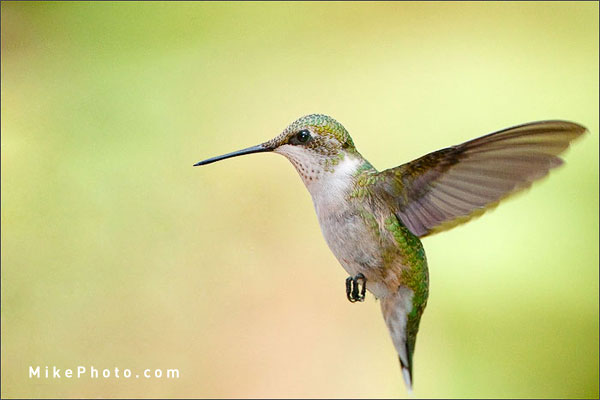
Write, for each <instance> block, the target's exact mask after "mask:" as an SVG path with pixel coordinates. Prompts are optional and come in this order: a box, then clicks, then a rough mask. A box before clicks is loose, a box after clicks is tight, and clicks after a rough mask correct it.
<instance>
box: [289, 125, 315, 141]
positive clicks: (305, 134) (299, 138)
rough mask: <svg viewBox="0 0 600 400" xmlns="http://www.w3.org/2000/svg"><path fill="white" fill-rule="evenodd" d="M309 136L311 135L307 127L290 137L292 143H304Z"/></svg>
mask: <svg viewBox="0 0 600 400" xmlns="http://www.w3.org/2000/svg"><path fill="white" fill-rule="evenodd" d="M310 138H311V136H310V132H309V131H308V129H302V130H301V131H299V132H298V133H296V135H294V137H293V138H292V139H293V140H291V142H292V144H305V143H307V142H308V141H309V140H310Z"/></svg>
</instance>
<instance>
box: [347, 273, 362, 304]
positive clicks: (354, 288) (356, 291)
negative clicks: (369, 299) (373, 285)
mask: <svg viewBox="0 0 600 400" xmlns="http://www.w3.org/2000/svg"><path fill="white" fill-rule="evenodd" d="M366 291H367V278H365V276H364V275H363V274H358V275H356V276H354V277H352V276H349V277H348V278H346V297H347V298H348V301H349V302H350V303H356V302H357V301H365V293H366Z"/></svg>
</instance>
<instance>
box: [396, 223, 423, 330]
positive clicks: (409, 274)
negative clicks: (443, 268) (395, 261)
mask: <svg viewBox="0 0 600 400" xmlns="http://www.w3.org/2000/svg"><path fill="white" fill-rule="evenodd" d="M385 228H386V229H387V230H388V231H389V232H390V233H391V234H392V235H393V236H394V240H395V241H396V243H397V244H398V247H399V249H400V254H402V257H403V264H404V265H405V266H407V267H408V268H406V269H404V270H403V271H402V275H401V276H402V281H403V283H404V284H405V285H406V286H407V287H409V288H410V289H411V290H412V291H413V293H414V294H413V299H412V303H413V308H412V311H411V312H410V314H409V316H408V317H409V320H410V319H414V318H417V324H418V319H419V318H420V317H421V313H422V312H423V309H424V308H425V304H426V303H427V296H428V295H429V277H428V273H427V259H426V257H425V250H424V249H423V245H422V244H421V241H420V240H419V238H418V237H416V236H415V235H413V234H412V233H411V232H410V231H409V230H408V229H407V228H406V227H405V226H404V225H403V224H402V223H401V222H400V221H398V218H396V216H395V215H392V216H390V217H388V218H387V219H386V220H385ZM417 328H418V326H417Z"/></svg>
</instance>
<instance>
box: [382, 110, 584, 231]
mask: <svg viewBox="0 0 600 400" xmlns="http://www.w3.org/2000/svg"><path fill="white" fill-rule="evenodd" d="M584 132H586V128H585V127H583V126H581V125H579V124H576V123H573V122H567V121H541V122H532V123H529V124H524V125H519V126H515V127H512V128H508V129H504V130H502V131H498V132H494V133H490V134H488V135H485V136H482V137H479V138H477V139H473V140H471V141H468V142H465V143H463V144H460V145H457V146H452V147H448V148H445V149H442V150H438V151H436V152H433V153H430V154H427V155H425V156H423V157H421V158H418V159H416V160H414V161H411V162H409V163H407V164H403V165H401V166H399V167H396V168H391V169H388V170H385V171H382V172H380V173H379V175H380V177H381V178H382V179H379V180H377V183H376V185H377V188H376V189H377V192H378V194H379V195H380V196H383V197H385V198H386V199H387V200H388V201H391V202H392V203H393V204H395V205H396V206H397V213H396V214H397V217H398V218H400V220H402V222H403V223H404V225H406V227H407V228H408V229H410V231H411V232H413V233H414V234H415V235H417V236H420V237H422V236H426V235H429V234H432V233H435V232H439V231H441V230H446V229H449V228H451V227H453V226H456V225H458V224H460V223H462V222H465V221H468V220H469V219H471V218H473V217H475V216H477V215H480V214H482V213H483V212H485V211H486V210H488V209H490V208H492V207H494V206H496V205H497V204H498V202H499V201H500V200H502V199H504V198H506V197H507V196H509V195H511V194H513V193H515V192H517V191H519V190H522V189H525V188H527V187H529V186H530V185H531V184H532V183H533V182H534V181H536V180H538V179H540V178H542V177H544V176H546V175H547V174H548V172H549V171H550V170H551V169H553V168H556V167H558V166H559V165H561V164H562V162H563V161H562V160H561V159H560V158H559V157H558V155H559V154H561V153H562V152H563V151H565V150H566V149H567V148H568V147H569V144H570V142H571V141H572V140H574V139H576V138H577V137H579V136H581V135H582V134H583V133H584Z"/></svg>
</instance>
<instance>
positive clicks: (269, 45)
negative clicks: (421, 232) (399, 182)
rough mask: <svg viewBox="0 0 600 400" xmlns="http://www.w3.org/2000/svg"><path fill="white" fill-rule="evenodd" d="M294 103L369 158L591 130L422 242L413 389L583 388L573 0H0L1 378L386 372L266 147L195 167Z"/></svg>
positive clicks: (303, 379) (592, 291)
mask: <svg viewBox="0 0 600 400" xmlns="http://www.w3.org/2000/svg"><path fill="white" fill-rule="evenodd" d="M313 112H320V113H327V114H330V115H332V116H334V117H335V118H337V119H338V120H339V121H341V122H342V123H343V124H344V125H345V126H346V128H347V129H348V130H349V131H350V133H351V134H352V136H353V138H354V141H355V143H356V144H357V147H359V149H360V150H361V152H362V154H363V155H364V156H365V157H367V158H368V159H369V160H370V161H371V162H372V163H373V164H374V165H376V166H377V167H379V168H387V167H391V166H395V165H397V164H399V163H402V162H405V161H408V160H410V159H413V158H416V157H418V156H420V155H423V154H425V153H427V152H429V151H433V150H436V149H438V148H441V147H444V146H448V145H452V144H456V143H460V142H462V141H465V140H467V139H470V138H473V137H475V136H479V135H482V134H485V133H488V132H491V131H493V130H497V129H501V128H504V127H508V126H511V125H515V124H518V123H523V122H527V121H532V120H540V119H554V118H559V119H568V120H573V121H577V122H580V123H582V124H584V125H586V126H587V127H588V128H589V129H590V132H591V133H590V134H589V135H587V136H586V137H584V138H583V139H582V140H581V141H579V142H577V143H576V144H575V145H574V146H573V148H572V149H571V150H570V151H569V152H568V153H567V154H566V155H565V159H566V164H567V165H566V167H564V168H561V169H560V170H557V171H555V172H554V173H553V174H552V175H551V176H550V178H548V179H546V180H544V181H543V182H542V183H539V184H537V185H536V186H535V187H534V188H533V189H532V190H530V191H528V192H527V193H526V194H525V195H520V196H517V197H516V198H515V199H512V200H510V201H508V202H507V203H506V204H503V205H501V206H500V207H499V208H498V209H496V210H495V211H493V212H491V213H490V214H487V215H485V216H484V217H482V218H480V219H478V220H476V221H474V222H471V223H469V224H468V225H465V226H462V227H459V228H456V229H454V230H452V231H450V232H446V233H443V234H440V235H438V236H433V237H431V238H428V239H426V240H425V241H424V245H425V247H426V250H427V254H428V259H429V264H430V273H431V290H430V293H431V296H430V299H429V304H428V308H427V310H426V312H425V314H424V317H423V320H422V324H421V331H420V334H419V339H418V342H417V349H416V354H415V360H416V361H415V395H416V396H418V397H465V396H466V397H596V398H597V397H598V132H599V130H598V3H593V2H590V3H554V2H553V3H537V2H536V3H514V2H511V3H483V2H481V3H331V4H324V3H178V4H176V3H171V4H165V3H146V4H141V3H79V4H78V3H36V4H23V3H10V2H2V142H1V148H2V351H1V354H2V393H1V394H2V397H6V398H8V397H28V396H35V397H81V396H83V397H140V396H143V397H348V396H350V397H399V396H405V390H404V386H403V383H402V380H401V375H400V370H399V367H398V365H397V358H396V356H395V354H394V350H393V347H392V344H391V341H390V339H389V338H388V335H387V331H386V328H385V326H384V323H383V320H382V318H381V316H380V313H379V306H378V304H377V302H376V301H375V300H374V299H373V298H372V297H370V298H369V299H368V301H367V302H366V303H364V304H358V305H357V304H355V305H351V304H349V303H348V302H347V300H346V298H345V294H344V279H345V278H346V274H345V272H344V271H343V269H342V268H341V267H340V266H339V265H338V263H337V261H336V260H335V258H334V257H333V255H332V254H331V253H330V252H329V250H328V248H327V246H326V244H325V242H324V240H323V239H322V237H321V233H320V230H319V226H318V223H317V219H316V217H315V215H314V211H313V207H312V203H311V199H310V196H309V194H308V192H307V191H306V189H305V188H304V186H303V185H302V183H301V181H300V179H299V178H298V177H297V176H296V172H295V171H294V169H293V168H292V167H291V165H289V163H288V162H287V160H285V159H284V158H283V157H280V156H276V155H270V154H267V155H265V154H260V155H253V156H248V157H242V158H237V159H232V160H228V161H227V162H222V163H219V164H214V165H211V166H209V167H204V168H192V164H193V163H194V162H196V161H198V160H200V159H203V158H207V157H209V156H213V155H217V154H221V153H224V152H228V151H231V150H236V149H238V148H241V147H246V146H250V145H254V144H257V143H259V142H262V141H264V140H266V139H269V138H271V137H273V136H275V135H277V134H278V133H279V132H280V131H281V130H282V129H283V128H285V126H286V125H287V124H288V123H289V122H291V121H292V120H294V119H295V118H297V117H299V116H302V115H304V114H308V113H313ZM29 365H41V366H42V367H43V366H45V365H50V366H52V365H56V366H57V367H59V368H62V369H64V368H75V367H77V366H78V365H84V366H89V365H93V366H95V367H97V368H114V367H119V368H121V369H123V368H131V369H132V370H134V372H135V371H140V370H141V369H143V368H153V369H154V368H163V369H166V368H179V369H180V371H181V378H180V379H179V380H176V381H174V380H171V381H167V380H149V381H148V380H143V379H138V380H135V379H130V380H123V379H121V380H117V379H114V378H111V379H106V380H103V379H98V380H91V379H88V378H85V379H84V378H82V379H79V380H76V379H72V380H68V379H64V378H63V379H62V380H51V379H49V380H44V379H42V380H35V379H33V380H30V379H28V366H29Z"/></svg>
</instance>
